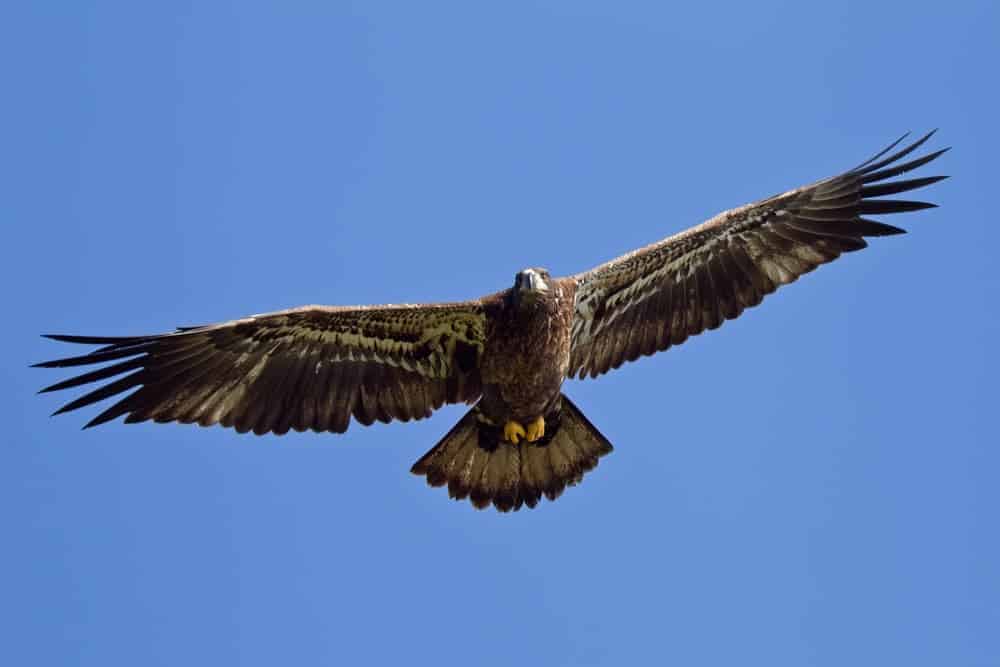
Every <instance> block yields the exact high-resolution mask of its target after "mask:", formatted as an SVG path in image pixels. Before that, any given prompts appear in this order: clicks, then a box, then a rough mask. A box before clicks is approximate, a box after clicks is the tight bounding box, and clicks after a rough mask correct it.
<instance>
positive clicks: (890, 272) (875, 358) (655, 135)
mask: <svg viewBox="0 0 1000 667" xmlns="http://www.w3.org/2000/svg"><path fill="white" fill-rule="evenodd" d="M2 13H3V16H2V20H0V33H2V34H0V37H2V39H0V68H2V80H3V84H4V85H3V87H4V95H3V100H4V101H3V104H2V105H0V120H2V123H0V132H2V135H0V139H2V146H3V147H4V148H3V152H2V155H0V178H2V182H3V183H4V187H3V193H4V194H3V197H2V198H0V215H2V219H3V239H4V243H3V247H4V248H5V249H6V252H5V253H4V260H3V262H2V263H0V281H2V283H3V285H4V291H3V294H4V301H5V303H4V310H5V311H6V313H7V315H6V316H5V318H4V326H3V327H2V330H0V343H2V345H3V349H4V350H5V352H4V359H5V363H4V364H3V366H2V371H0V372H2V374H3V382H2V386H0V399H2V405H3V406H4V407H3V411H4V420H3V421H4V425H5V426H4V435H3V445H2V450H0V451H2V452H3V462H2V464H0V521H2V525H3V527H4V540H3V544H4V546H3V548H2V549H0V590H2V591H3V594H2V595H0V627H3V628H4V633H3V634H4V635H5V638H4V640H3V641H2V642H0V663H3V664H10V665H15V664H16V665H21V664H40V665H42V664H44V665H59V664H75V665H102V666H107V665H182V664H242V665H274V664H302V665H310V664H379V663H381V664H392V663H396V662H404V663H405V664H425V663H426V664H429V663H430V662H431V661H433V662H435V663H438V664H450V663H453V662H455V663H457V662H459V661H462V662H464V663H468V664H477V665H507V664H543V663H544V664H551V665H558V664H568V665H570V664H571V665H579V664H595V665H597V664H651V663H652V664H656V663H661V664H662V663H666V662H668V661H669V662H670V663H671V664H682V665H734V664H736V665H739V664H766V665H830V666H838V667H840V666H843V665H858V664H864V665H885V664H900V665H944V664H947V665H997V664H1000V633H998V632H997V628H1000V566H998V563H1000V538H998V531H997V510H998V507H1000V491H998V484H997V480H998V476H1000V452H998V444H1000V443H998V438H997V436H996V429H995V415H996V400H997V389H996V384H995V383H996V376H997V373H998V371H1000V364H998V357H997V354H996V349H995V345H996V341H997V339H998V334H1000V317H998V315H997V312H996V311H997V304H998V297H1000V289H998V288H1000V284H998V278H997V272H996V270H995V265H996V247H997V241H996V239H997V234H998V222H997V220H996V216H995V214H993V213H992V212H991V211H992V210H995V207H992V208H991V207H990V204H994V205H995V194H996V191H997V190H996V188H997V180H998V178H997V177H998V170H997V168H996V166H995V160H996V155H997V153H998V149H1000V145H998V133H997V130H996V127H997V120H996V119H997V117H998V116H1000V108H998V107H1000V105H998V96H997V91H996V63H998V62H1000V46H998V44H1000V10H998V9H997V6H996V4H995V3H990V2H985V1H984V2H963V1H957V2H947V3H917V4H914V3H904V2H892V3H874V4H873V3H869V2H852V1H847V2H837V3H824V4H822V5H817V4H805V3H799V2H791V1H788V2H755V3H745V4H740V5H737V4H735V3H734V4H728V3H713V2H706V3H701V4H700V5H693V4H690V3H689V4H685V5H683V6H680V5H677V4H675V3H659V2H633V3H598V2H580V1H577V2H572V3H570V2H561V3H556V2H547V3H542V2H523V3H505V4H497V3H467V2H421V3H403V2H392V3H389V2H363V3H362V2H358V3H346V2H271V3H264V2H252V3H236V2H233V3H226V2H174V3H137V2H125V1H122V2H111V1H107V0H100V1H92V2H86V3H83V2H81V3H67V2H64V3H42V2H35V3H16V5H15V3H10V4H9V5H7V6H5V9H4V10H2ZM933 127H941V128H942V129H941V132H940V134H939V136H938V137H937V138H935V139H934V140H933V143H932V144H931V146H930V147H932V148H937V147H942V146H945V145H952V146H954V150H953V151H952V152H950V153H948V154H947V155H946V156H945V157H943V158H941V159H940V160H939V161H938V162H936V163H935V164H934V165H933V166H932V167H931V168H929V169H926V170H924V172H923V173H924V174H925V175H931V174H934V173H947V174H951V175H952V176H953V178H952V179H950V180H948V181H945V182H943V183H941V184H939V185H936V186H934V187H933V188H932V189H931V190H930V191H928V192H927V194H926V197H928V198H930V199H932V200H934V201H937V202H938V203H940V204H941V208H939V209H936V210H933V211H928V212H921V213H916V214H911V215H906V216H896V217H894V218H893V219H891V220H887V221H889V222H893V223H896V224H900V225H902V226H904V227H906V228H908V229H909V230H910V231H911V232H912V233H911V234H909V235H907V236H903V237H894V238H889V239H881V240H876V242H874V243H873V244H872V247H871V248H870V249H869V250H866V251H864V252H862V253H857V254H855V255H852V256H848V257H845V258H843V259H841V260H839V261H838V262H836V263H835V264H833V265H831V266H827V267H824V268H822V269H820V270H819V271H817V272H816V273H814V274H810V275H809V276H806V277H805V278H803V279H802V280H801V281H800V282H798V283H796V284H795V285H792V286H790V287H787V288H785V289H783V290H782V291H781V292H780V293H778V294H776V295H774V296H772V297H770V298H769V299H768V301H767V302H766V303H765V304H764V305H763V306H761V307H760V308H757V309H755V310H752V311H749V312H748V313H747V314H745V315H744V316H743V317H742V318H740V319H739V320H737V321H735V322H731V323H728V324H726V325H725V326H724V327H722V329H720V330H718V331H715V332H712V333H709V334H705V335H702V336H699V337H697V338H695V339H693V340H691V341H690V342H688V343H686V344H685V345H684V346H682V347H680V348H677V349H674V350H671V351H670V352H668V353H666V354H662V355H658V356H657V357H654V358H652V359H644V360H643V361H641V362H640V363H635V364H630V365H628V367H626V368H623V369H621V370H619V371H617V372H616V373H613V374H611V375H609V376H607V377H605V378H604V379H602V380H600V381H597V382H592V381H588V382H576V383H571V384H568V385H567V387H566V389H567V392H568V393H569V394H570V395H571V396H572V397H573V399H574V400H575V401H576V402H577V403H578V404H579V405H580V406H581V407H582V408H583V409H584V410H585V412H586V413H587V415H588V416H589V417H590V419H591V420H592V421H593V422H594V423H595V424H596V425H597V426H598V427H599V428H601V429H602V430H603V432H604V433H605V434H606V435H607V436H608V437H609V438H610V439H611V441H612V442H613V443H614V444H615V445H616V450H615V452H614V453H613V454H612V455H611V456H609V457H607V458H605V459H603V460H602V462H601V465H600V467H599V468H598V469H597V470H596V471H595V472H594V473H592V474H591V475H590V476H588V477H587V478H586V479H585V481H584V483H583V484H582V485H581V486H580V487H578V488H575V489H571V490H569V491H568V492H567V493H566V494H565V495H564V496H563V497H562V498H561V499H560V500H559V501H558V502H556V503H553V504H549V503H543V504H542V505H541V506H540V508H538V509H536V510H534V511H522V512H519V513H517V514H514V515H498V514H497V513H495V512H493V511H487V512H476V511H474V510H473V509H472V508H471V506H470V505H468V504H467V503H456V502H453V501H450V500H448V498H447V495H446V493H444V492H443V491H442V490H440V489H429V488H427V487H425V485H424V482H423V481H422V480H421V479H418V478H416V477H413V476H411V475H410V474H409V473H408V468H409V466H410V464H411V463H412V462H413V461H414V460H416V459H417V458H418V457H419V456H420V455H421V454H423V453H424V452H425V451H426V450H427V449H428V448H430V447H431V446H432V445H433V444H434V443H435V442H436V441H437V439H438V438H439V437H440V436H441V435H442V434H443V433H444V432H445V431H446V430H447V429H448V428H449V427H450V426H451V425H452V424H453V423H454V422H455V421H456V420H457V419H458V418H459V417H460V416H461V414H462V412H463V409H464V408H460V407H451V408H447V409H444V410H442V411H440V412H439V413H438V414H437V415H436V416H435V417H434V418H433V419H430V420H426V421H422V422H418V423H411V424H393V425H390V426H381V425H380V426H376V427H372V428H370V429H362V428H357V427H355V428H352V429H351V430H350V431H349V432H348V433H347V434H346V435H344V436H331V435H315V434H290V435H287V436H284V437H282V438H276V437H273V436H268V437H263V438H254V437H252V436H239V435H237V434H236V433H233V432H230V431H227V430H224V429H219V428H214V429H199V428H196V427H192V426H177V425H169V426H154V425H149V424H143V425H139V426H127V427H126V426H123V425H120V424H112V425H108V426H105V427H102V428H99V429H93V430H88V431H85V432H81V431H80V430H79V429H80V426H81V425H82V424H83V423H84V422H85V421H86V420H87V419H88V418H89V416H93V414H96V411H91V412H90V413H88V414H72V415H71V416H63V417H60V418H58V419H49V418H48V414H49V413H50V412H52V411H53V410H54V409H56V408H57V407H58V406H59V405H61V403H62V400H61V399H67V398H69V397H68V396H62V395H45V396H35V395H34V392H35V391H36V390H37V389H38V388H40V387H42V386H44V385H46V384H50V383H51V382H54V381H56V379H57V378H62V377H65V374H63V373H60V372H53V371H40V370H35V369H28V368H27V366H28V364H29V363H31V362H35V361H40V360H43V359H48V358H53V357H59V356H65V355H66V354H68V353H73V352H76V351H77V350H76V348H70V347H67V346H63V345H60V344H57V343H53V342H50V341H45V340H43V339H41V338H39V337H38V334H40V333H43V332H69V333H98V334H133V333H149V332H158V331H162V330H168V329H171V328H172V327H174V326H176V325H185V324H198V323H205V322H212V321H218V320H223V319H229V318H233V317H238V316H243V315H246V314H250V313H257V312H265V311H269V310H276V309H280V308H285V307H290V306H295V305H301V304H307V303H330V304H352V303H386V302H415V301H429V300H435V301H436V300H454V299H466V298H471V297H475V296H478V295H480V294H483V293H487V292H491V291H494V290H497V289H500V288H503V287H506V286H508V285H509V284H510V283H511V282H512V280H513V275H514V273H515V272H516V270H518V269H519V268H521V267H524V266H532V265H538V264H543V265H547V266H548V267H549V268H550V269H551V270H552V272H553V273H554V274H567V273H575V272H577V271H580V270H583V269H586V268H589V267H590V266H593V265H596V264H598V263H600V262H602V261H605V260H607V259H609V258H611V257H614V256H616V255H619V254H621V253H623V252H625V251H628V250H630V249H633V248H635V247H637V246H640V245H644V244H646V243H649V242H651V241H654V240H657V239H659V238H661V237H663V236H666V235H668V234H670V233H673V232H676V231H678V230H681V229H684V228H686V227H688V226H690V225H693V224H695V223H698V222H700V221H702V220H703V219H705V218H707V217H708V216H710V215H713V214H714V213H716V212H718V211H720V210H722V209H725V208H729V207H732V206H736V205H739V204H743V203H745V202H748V201H751V200H754V199H758V198H761V197H764V196H767V195H771V194H774V193H775V192H779V191H782V190H785V189H788V188H791V187H793V186H797V185H800V184H802V183H805V182H807V181H811V180H814V179H817V178H820V177H824V176H827V175H830V174H832V173H834V172H836V171H838V170H841V169H844V168H847V167H850V166H852V165H854V164H856V163H857V162H860V161H861V160H862V159H864V158H866V157H868V156H869V155H870V154H871V153H873V152H874V151H876V150H877V149H879V148H880V147H882V146H883V145H884V144H886V143H888V142H889V141H891V140H892V139H894V138H896V136H898V135H899V134H900V133H902V132H903V131H906V130H908V129H912V130H914V131H922V130H925V129H929V128H933ZM88 415H89V416H88Z"/></svg>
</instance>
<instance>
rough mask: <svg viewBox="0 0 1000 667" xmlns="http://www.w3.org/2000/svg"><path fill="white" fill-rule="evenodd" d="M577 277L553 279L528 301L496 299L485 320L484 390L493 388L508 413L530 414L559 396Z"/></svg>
mask: <svg viewBox="0 0 1000 667" xmlns="http://www.w3.org/2000/svg"><path fill="white" fill-rule="evenodd" d="M575 289H576V283H575V281H573V280H572V279H561V280H553V281H552V282H551V284H550V287H549V289H548V290H547V291H545V292H542V293H540V294H539V295H538V296H537V298H535V299H532V300H531V301H530V302H521V303H515V301H514V300H513V299H511V298H509V296H510V295H506V296H505V298H503V299H501V300H500V301H498V305H497V308H496V310H495V311H494V315H493V317H491V318H490V320H489V323H488V326H487V335H486V344H485V347H484V351H483V359H482V365H481V373H482V380H483V385H484V391H485V392H486V393H487V394H489V393H490V391H493V392H495V393H496V394H497V396H496V398H499V399H501V400H502V402H503V403H504V404H506V405H505V407H506V408H507V410H508V411H509V414H508V415H505V416H506V417H510V418H514V419H517V420H531V419H533V418H535V417H537V416H539V415H541V414H543V413H544V412H545V411H546V409H547V407H548V406H549V405H550V404H551V403H552V402H553V401H554V400H555V398H556V397H558V396H559V391H560V388H561V387H562V383H563V380H564V379H565V377H566V372H567V370H568V369H569V352H570V326H571V324H572V318H573V297H574V293H575Z"/></svg>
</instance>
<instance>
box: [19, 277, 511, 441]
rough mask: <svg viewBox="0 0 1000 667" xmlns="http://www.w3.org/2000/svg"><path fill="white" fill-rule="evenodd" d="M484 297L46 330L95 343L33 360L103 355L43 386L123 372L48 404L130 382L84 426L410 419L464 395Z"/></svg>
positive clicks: (476, 389) (471, 388)
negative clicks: (105, 333) (85, 332)
mask: <svg viewBox="0 0 1000 667" xmlns="http://www.w3.org/2000/svg"><path fill="white" fill-rule="evenodd" d="M490 298H496V297H495V296H494V297H487V298H486V299H484V300H479V301H470V302H465V303H455V304H435V305H426V306H408V305H402V306H368V307H356V308H351V307H337V308H330V307H323V306H308V307H304V308H296V309H292V310H285V311H280V312H276V313H269V314H265V315H257V316H254V317H249V318H245V319H242V320H235V321H232V322H225V323H222V324H212V325H207V326H203V327H191V328H186V329H183V330H178V331H176V332H174V333H171V334H158V335H153V336H129V337H120V338H109V337H99V336H51V338H55V339H57V340H62V341H66V342H71V343H80V344H90V345H103V347H101V348H100V349H98V350H97V351H95V352H93V353H91V354H86V355H82V356H78V357H70V358H66V359H58V360H55V361H51V362H44V363H41V364H37V365H38V366H42V367H47V368H62V367H75V366H81V365H89V364H100V363H105V362H114V363H112V364H111V365H109V366H106V367H104V368H100V369H98V370H95V371H89V372H86V373H83V374H82V375H79V376H76V377H73V378H70V379H68V380H64V381H62V382H59V383H56V384H54V385H51V386H49V387H47V388H46V389H44V390H43V391H58V390H62V389H68V388H72V387H76V386H81V385H86V384H90V383H95V382H101V381H105V380H111V378H114V377H115V376H118V375H121V374H122V373H127V372H129V371H132V372H131V373H130V374H129V375H125V376H124V377H120V378H118V379H114V380H111V381H110V382H107V383H106V384H103V385H101V386H99V387H98V388H97V389H95V390H93V391H91V392H89V393H87V394H85V395H83V396H81V397H80V398H78V399H76V400H74V401H71V402H70V403H68V404H66V405H65V406H63V407H62V408H60V410H59V412H67V411H70V410H76V409H78V408H82V407H84V406H87V405H91V404H93V403H96V402H98V401H101V400H104V399H106V398H110V397H112V396H114V395H116V394H122V393H125V392H127V391H129V390H132V389H135V390H136V391H133V392H132V393H130V394H129V395H128V396H127V397H125V398H123V399H121V400H119V401H118V402H117V403H115V404H114V405H112V406H111V407H110V408H108V409H106V410H105V411H104V412H102V413H101V414H100V415H98V416H97V417H96V418H94V419H93V420H91V422H89V423H88V426H95V425H97V424H100V423H104V422H106V421H110V420H111V419H115V418H118V417H121V416H123V415H124V416H125V418H126V419H125V421H126V422H128V423H134V422H139V421H145V420H149V419H152V420H154V421H157V422H170V421H178V422H183V423H198V424H201V425H203V426H207V425H210V424H221V425H223V426H230V427H235V428H236V429H237V430H239V431H241V432H246V431H250V430H252V431H253V432H254V433H258V434H263V433H276V434H279V435H280V434H283V433H287V432H288V431H289V430H290V429H292V428H294V429H295V430H298V431H304V430H306V429H313V430H316V431H334V432H343V431H345V430H346V429H347V427H348V425H349V423H350V419H351V416H352V415H354V416H355V418H356V419H357V420H358V421H359V422H361V423H363V424H369V423H371V422H372V421H374V420H376V419H378V420H381V421H389V420H392V419H402V420H408V419H422V418H424V417H427V416H429V415H430V414H431V412H432V411H433V410H435V409H437V408H439V407H441V405H443V404H444V403H446V402H447V403H458V402H473V401H475V400H476V399H477V398H478V397H479V393H480V391H481V382H480V380H479V378H478V374H479V356H480V355H481V352H482V349H483V345H484V342H485V331H486V316H485V313H484V304H485V303H488V300H489V299H490ZM456 350H459V351H461V353H462V355H463V356H462V358H461V359H460V360H459V359H457V358H456V356H455V351H456ZM470 355H471V356H470Z"/></svg>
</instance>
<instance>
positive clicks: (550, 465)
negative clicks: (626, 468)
mask: <svg viewBox="0 0 1000 667" xmlns="http://www.w3.org/2000/svg"><path fill="white" fill-rule="evenodd" d="M612 449H613V448H612V446H611V443H610V442H608V440H607V438H605V437H604V436H603V435H601V432H600V431H598V430H597V429H596V428H595V427H594V425H593V424H591V423H590V421H589V420H588V419H587V418H586V417H584V416H583V413H582V412H580V410H579V408H577V407H576V406H575V405H574V404H573V402H572V401H570V400H569V398H567V397H566V395H565V394H564V395H562V397H561V404H560V409H559V410H558V411H554V414H553V415H547V416H546V435H545V437H543V438H542V439H541V440H539V441H538V442H535V443H529V442H526V441H522V442H521V443H520V444H517V445H514V444H511V443H509V442H507V441H505V440H503V438H502V437H500V435H499V431H498V429H497V428H496V427H495V426H492V425H490V424H488V423H486V422H485V421H484V420H483V419H481V417H480V414H479V408H478V406H477V407H474V408H472V409H471V410H469V412H467V413H466V414H465V416H464V417H462V419H461V420H459V422H458V423H457V424H455V426H454V427H453V428H452V429H451V430H450V431H449V432H448V433H447V434H446V435H445V436H444V437H443V438H441V441H440V442H438V444H436V445H435V446H434V447H433V448H432V449H431V450H430V451H429V452H427V453H426V454H424V455H423V456H422V457H421V458H420V460H419V461H417V462H416V463H414V464H413V468H411V470H410V472H412V473H414V474H415V475H425V476H426V477H427V483H428V484H430V485H431V486H444V485H445V484H447V485H448V495H450V496H451V497H452V498H455V499H457V500H462V499H464V498H469V500H470V501H471V502H472V504H473V505H475V506H476V508H478V509H483V508H485V507H488V506H489V505H490V503H492V504H493V506H494V507H496V508H497V509H498V510H499V511H501V512H509V511H511V510H514V511H517V510H519V509H521V506H522V505H527V506H528V507H534V506H535V505H537V504H538V501H539V500H541V498H542V496H545V497H546V498H548V499H549V500H555V499H556V498H558V497H559V496H560V495H561V494H562V492H563V491H564V490H565V489H566V487H567V486H573V485H575V484H577V483H579V482H580V480H582V479H583V476H584V475H585V474H586V473H587V472H589V471H591V470H593V469H594V468H595V467H596V466H597V460H598V459H599V458H600V457H602V456H604V455H605V454H608V453H610V452H611V450H612Z"/></svg>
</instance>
